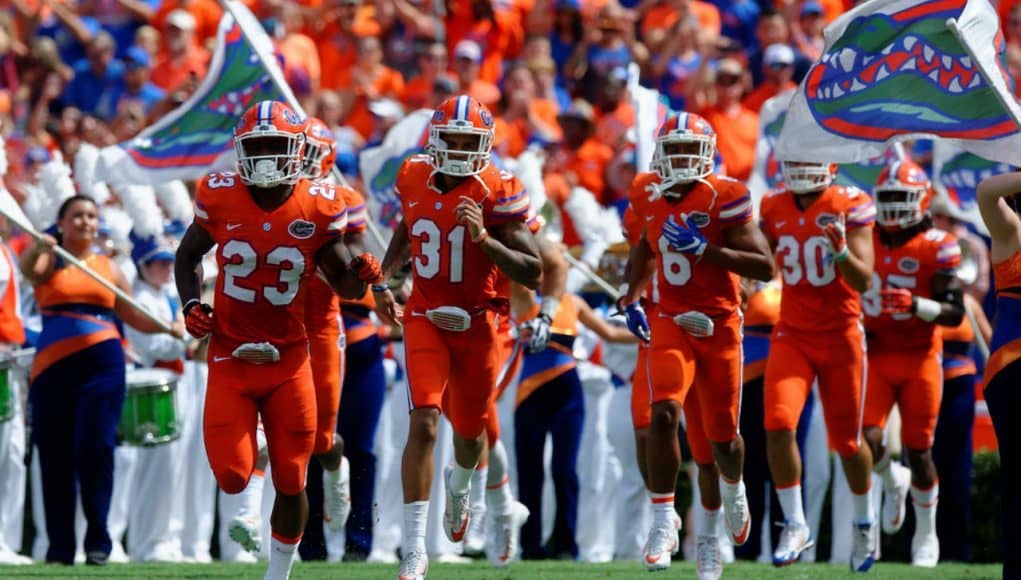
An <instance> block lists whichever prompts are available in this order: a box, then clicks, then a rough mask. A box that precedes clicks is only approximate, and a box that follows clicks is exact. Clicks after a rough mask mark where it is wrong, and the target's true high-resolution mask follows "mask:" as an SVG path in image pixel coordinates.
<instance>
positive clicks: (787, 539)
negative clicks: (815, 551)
mask: <svg viewBox="0 0 1021 580" xmlns="http://www.w3.org/2000/svg"><path fill="white" fill-rule="evenodd" d="M808 536H809V532H808V526H806V525H805V524H796V523H793V522H786V523H784V525H783V531H782V532H780V540H779V541H777V543H776V550H774V551H773V565H774V566H788V565H790V564H793V563H795V562H797V561H798V558H800V557H801V553H802V552H804V551H805V550H807V549H809V548H811V547H812V545H813V544H815V542H814V541H813V540H812V539H811V538H809V537H808Z"/></svg>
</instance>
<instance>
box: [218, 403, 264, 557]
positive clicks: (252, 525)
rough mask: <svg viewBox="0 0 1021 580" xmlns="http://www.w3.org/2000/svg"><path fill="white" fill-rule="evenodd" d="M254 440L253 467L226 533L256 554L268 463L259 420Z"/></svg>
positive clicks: (260, 544)
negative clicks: (255, 447) (254, 455)
mask: <svg viewBox="0 0 1021 580" xmlns="http://www.w3.org/2000/svg"><path fill="white" fill-rule="evenodd" d="M255 441H256V443H257V446H258V455H257V456H256V458H255V469H254V470H252V476H251V477H249V478H248V485H246V486H245V489H244V491H242V492H241V501H240V505H239V506H238V511H237V513H236V514H235V516H234V517H233V518H232V519H231V520H230V524H228V527H227V533H228V535H230V538H231V539H232V540H234V541H235V542H237V543H238V544H240V545H241V547H242V548H244V549H245V550H247V551H249V552H251V553H253V554H258V553H259V552H260V551H261V550H262V492H263V487H264V486H265V483H266V466H267V465H269V452H268V450H267V449H266V431H265V428H264V427H263V425H262V422H261V421H260V422H259V426H258V429H257V430H256V432H255Z"/></svg>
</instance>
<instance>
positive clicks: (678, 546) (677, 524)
mask: <svg viewBox="0 0 1021 580" xmlns="http://www.w3.org/2000/svg"><path fill="white" fill-rule="evenodd" d="M682 527H684V523H683V521H682V520H681V514H679V513H677V510H676V509H675V510H674V531H675V532H677V533H678V534H680V533H681V528H682ZM680 551H681V543H680V542H677V544H676V545H675V546H674V551H673V552H670V555H671V556H676V555H677V553H678V552H680Z"/></svg>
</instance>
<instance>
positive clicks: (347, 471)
mask: <svg viewBox="0 0 1021 580" xmlns="http://www.w3.org/2000/svg"><path fill="white" fill-rule="evenodd" d="M337 471H339V472H340V473H337V475H328V474H329V472H328V471H326V470H325V469H324V470H323V520H324V521H325V522H326V527H328V528H330V529H331V530H333V531H334V532H339V531H340V530H343V529H344V526H345V525H346V524H347V518H348V516H350V515H351V464H350V463H348V462H347V457H341V458H340V467H339V468H338V469H337Z"/></svg>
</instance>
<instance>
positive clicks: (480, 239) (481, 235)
mask: <svg viewBox="0 0 1021 580" xmlns="http://www.w3.org/2000/svg"><path fill="white" fill-rule="evenodd" d="M487 239H489V232H488V231H486V228H482V229H481V230H479V235H478V236H477V237H474V238H472V241H473V242H475V243H476V244H481V243H482V242H484V241H486V240H487Z"/></svg>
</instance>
